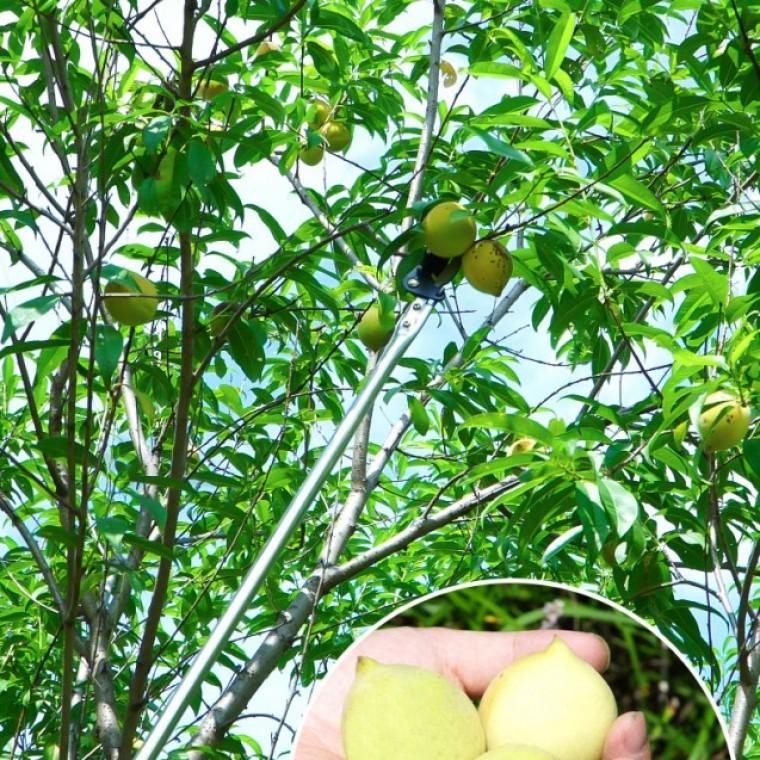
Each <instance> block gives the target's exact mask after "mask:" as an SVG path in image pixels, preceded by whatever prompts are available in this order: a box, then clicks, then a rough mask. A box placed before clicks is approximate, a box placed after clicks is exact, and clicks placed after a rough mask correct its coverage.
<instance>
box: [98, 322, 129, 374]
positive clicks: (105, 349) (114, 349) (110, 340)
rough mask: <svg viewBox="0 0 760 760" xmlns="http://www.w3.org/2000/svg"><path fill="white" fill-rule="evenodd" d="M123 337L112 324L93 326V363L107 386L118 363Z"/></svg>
mask: <svg viewBox="0 0 760 760" xmlns="http://www.w3.org/2000/svg"><path fill="white" fill-rule="evenodd" d="M123 349H124V338H123V337H122V334H121V332H120V331H119V330H117V329H116V328H115V327H114V326H113V325H105V324H98V325H97V327H96V328H95V364H96V365H97V367H98V372H99V373H100V376H101V377H102V378H103V382H104V383H105V384H106V385H107V386H108V385H110V384H111V378H112V377H113V373H114V372H115V370H116V367H117V366H118V364H119V358H120V357H121V352H122V350H123Z"/></svg>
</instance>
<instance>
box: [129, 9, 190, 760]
mask: <svg viewBox="0 0 760 760" xmlns="http://www.w3.org/2000/svg"><path fill="white" fill-rule="evenodd" d="M196 10H197V3H196V0H185V4H184V18H183V31H182V46H181V49H180V59H181V72H180V82H179V93H180V97H182V98H183V99H186V100H189V99H190V94H191V92H192V77H193V59H192V55H193V40H194V36H195V26H196V23H197V19H196V15H195V13H196ZM181 115H182V118H184V119H186V118H187V117H188V115H189V111H188V109H187V108H184V109H183V111H182V113H181ZM179 246H180V292H181V293H182V295H184V296H189V295H191V294H192V292H193V275H194V271H195V267H194V265H193V248H192V238H191V235H190V233H189V232H182V233H180V235H179ZM194 306H195V302H194V301H193V299H191V298H188V299H187V300H184V301H183V302H182V337H181V350H180V375H179V394H178V399H177V404H176V407H175V411H174V418H175V425H174V441H173V447H172V460H171V469H170V477H171V479H172V482H173V483H177V482H179V481H181V480H182V478H183V477H184V475H185V470H186V467H187V445H188V427H189V421H190V403H191V401H192V396H193V383H194V377H193V336H194V332H195V324H194V315H193V312H194ZM180 497H181V489H180V488H179V487H178V486H176V485H171V486H170V487H169V488H168V493H167V499H166V523H165V525H164V531H163V536H162V543H163V545H164V547H166V549H167V550H169V552H170V554H171V552H172V550H173V548H174V537H175V534H176V531H177V523H178V520H179V510H180ZM171 571H172V559H171V558H167V557H165V556H162V557H161V561H160V562H159V566H158V575H157V577H156V584H155V587H154V589H153V596H152V597H151V600H150V606H149V608H148V616H147V619H146V621H145V629H144V632H143V636H142V640H141V641H140V648H139V651H138V654H137V663H136V665H135V670H134V673H133V675H132V680H131V682H130V685H129V698H128V704H127V712H126V716H125V719H124V726H123V729H122V736H121V752H120V754H119V757H120V758H121V760H129V758H130V757H131V756H132V739H133V738H134V735H135V731H136V729H137V725H138V721H139V718H140V716H141V715H142V712H143V709H144V707H145V705H144V695H145V689H146V685H147V681H148V675H149V673H150V669H151V667H152V665H153V646H154V643H155V638H156V635H157V633H158V627H159V624H160V622H161V613H162V611H163V608H164V604H165V602H166V595H167V592H168V589H169V579H170V577H171Z"/></svg>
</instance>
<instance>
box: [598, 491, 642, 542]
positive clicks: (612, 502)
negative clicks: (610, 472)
mask: <svg viewBox="0 0 760 760" xmlns="http://www.w3.org/2000/svg"><path fill="white" fill-rule="evenodd" d="M599 493H600V495H601V497H602V503H603V504H604V505H605V506H606V507H607V509H608V510H609V512H610V513H611V514H613V515H615V517H616V518H617V535H618V537H619V538H623V537H624V536H625V534H626V533H628V531H629V530H630V529H631V527H632V526H633V525H634V524H635V523H636V521H637V520H638V517H639V504H638V502H637V501H636V497H635V496H634V495H633V494H632V493H631V492H630V491H628V490H627V489H626V488H624V487H623V486H622V485H620V483H618V482H617V481H616V480H612V479H610V478H602V479H601V481H600V482H599Z"/></svg>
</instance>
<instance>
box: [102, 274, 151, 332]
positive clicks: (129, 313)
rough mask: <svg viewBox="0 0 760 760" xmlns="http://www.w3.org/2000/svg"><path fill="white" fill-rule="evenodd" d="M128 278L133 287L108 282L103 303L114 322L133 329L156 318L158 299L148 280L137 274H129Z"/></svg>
mask: <svg viewBox="0 0 760 760" xmlns="http://www.w3.org/2000/svg"><path fill="white" fill-rule="evenodd" d="M128 276H129V279H131V280H132V282H133V283H134V286H129V285H126V284H124V283H121V282H109V283H108V284H107V285H106V288H105V292H106V295H105V296H104V298H103V303H104V304H105V307H106V311H107V312H108V313H109V314H110V315H111V319H113V320H114V322H119V323H120V324H122V325H128V326H130V327H134V326H135V325H142V324H144V323H145V322H150V321H151V320H152V319H153V318H154V317H155V316H156V310H157V309H158V299H157V298H156V297H155V296H156V295H157V293H158V291H157V290H156V286H155V285H154V284H153V283H152V282H151V281H150V280H148V279H147V278H145V277H143V276H142V275H139V274H137V272H129V273H128ZM120 294H124V295H120Z"/></svg>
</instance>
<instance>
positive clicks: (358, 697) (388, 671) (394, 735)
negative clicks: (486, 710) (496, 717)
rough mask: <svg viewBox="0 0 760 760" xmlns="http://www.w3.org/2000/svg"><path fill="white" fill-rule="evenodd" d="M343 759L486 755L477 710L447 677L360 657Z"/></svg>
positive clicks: (345, 722)
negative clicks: (344, 757)
mask: <svg viewBox="0 0 760 760" xmlns="http://www.w3.org/2000/svg"><path fill="white" fill-rule="evenodd" d="M342 733H343V748H344V752H345V755H346V760H390V758H393V760H440V758H446V760H475V758H476V757H477V756H478V755H480V754H482V753H483V752H484V751H485V748H486V747H485V739H484V737H483V728H482V727H481V725H480V720H479V719H478V712H477V710H476V708H475V706H474V705H473V703H472V702H471V701H470V699H469V698H468V697H467V695H466V694H465V693H464V692H463V691H462V690H461V689H460V688H459V687H458V686H456V685H455V684H453V683H452V682H451V681H449V680H448V679H447V678H444V677H443V676H441V675H439V674H438V673H434V672H433V671H431V670H427V669H425V668H419V667H415V666H413V665H383V664H381V663H379V662H377V661H376V660H373V659H371V658H369V657H359V659H358V661H357V664H356V678H355V680H354V683H353V686H352V687H351V690H350V691H349V693H348V696H347V698H346V703H345V707H344V709H343V718H342Z"/></svg>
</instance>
